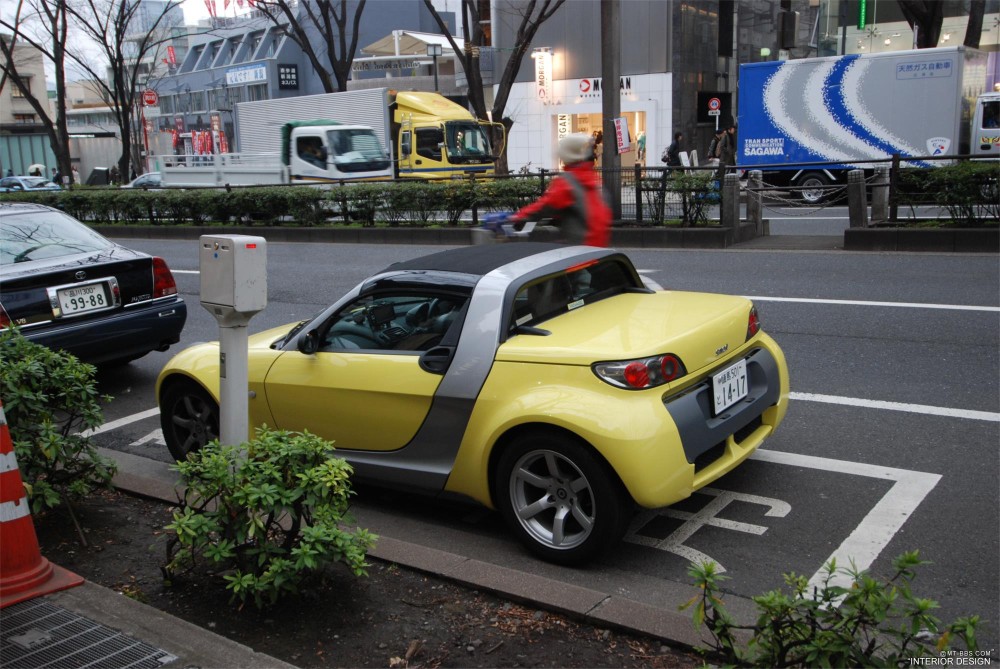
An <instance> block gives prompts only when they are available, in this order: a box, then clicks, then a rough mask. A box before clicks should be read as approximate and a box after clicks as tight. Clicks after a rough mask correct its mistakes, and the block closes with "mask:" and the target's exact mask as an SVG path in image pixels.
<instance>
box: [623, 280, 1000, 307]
mask: <svg viewBox="0 0 1000 669" xmlns="http://www.w3.org/2000/svg"><path fill="white" fill-rule="evenodd" d="M636 271H638V272H639V274H642V275H643V276H644V277H645V275H646V274H653V273H654V272H659V271H660V270H658V269H640V270H636ZM743 297H745V298H747V299H748V300H753V301H755V302H801V303H804V304H835V305H842V306H851V307H894V308H899V309H945V310H948V311H985V312H987V313H1000V307H990V306H985V305H975V304H935V303H932V302H879V301H876V300H827V299H822V298H818V297H764V296H761V295H744V296H743Z"/></svg>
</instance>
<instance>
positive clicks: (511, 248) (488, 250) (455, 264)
mask: <svg viewBox="0 0 1000 669" xmlns="http://www.w3.org/2000/svg"><path fill="white" fill-rule="evenodd" d="M561 246H564V245H563V244H554V243H549V242H516V243H507V244H483V245H480V246H461V247H458V248H454V249H448V250H447V251H441V252H439V253H432V254H431V255H427V256H421V257H419V258H414V259H412V260H404V261H402V262H398V263H394V264H392V265H389V267H387V268H385V270H383V271H385V272H405V271H413V270H424V271H438V272H457V273H461V274H469V275H472V276H479V277H481V276H484V275H486V274H489V273H490V272H492V271H493V270H495V269H497V268H498V267H503V266H504V265H507V264H510V263H512V262H514V261H516V260H520V259H522V258H527V257H529V256H533V255H537V254H539V253H544V252H545V251H550V250H552V249H556V248H560V247H561Z"/></svg>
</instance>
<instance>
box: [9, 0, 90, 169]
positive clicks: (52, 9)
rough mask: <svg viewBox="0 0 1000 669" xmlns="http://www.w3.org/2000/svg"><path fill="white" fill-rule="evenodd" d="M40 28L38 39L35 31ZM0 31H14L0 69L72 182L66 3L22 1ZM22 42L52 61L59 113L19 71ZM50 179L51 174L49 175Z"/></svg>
mask: <svg viewBox="0 0 1000 669" xmlns="http://www.w3.org/2000/svg"><path fill="white" fill-rule="evenodd" d="M33 27H37V30H38V33H37V37H36V35H35V34H34V33H33V31H32V28H33ZM0 28H4V29H5V30H8V31H10V38H9V40H8V39H0V56H2V59H0V70H2V72H3V77H4V80H5V81H10V82H12V83H13V84H14V85H15V86H16V87H17V89H18V90H19V91H20V92H21V95H22V96H23V98H24V100H26V101H27V102H28V103H29V104H30V105H31V108H32V110H34V112H35V113H36V114H38V118H39V120H40V122H41V124H42V126H43V127H44V128H45V133H46V134H47V135H48V136H49V144H50V146H51V147H52V153H53V154H55V157H56V163H57V165H58V169H59V173H60V174H64V175H68V176H70V178H71V179H72V165H71V163H70V155H69V132H68V131H67V129H66V63H65V61H66V41H67V39H68V37H69V22H68V21H67V12H66V2H65V0H31V1H29V2H27V3H26V2H24V0H18V4H17V9H16V11H15V13H14V17H13V19H10V20H6V19H4V18H2V17H0ZM19 42H21V43H24V44H25V45H27V46H29V47H32V48H34V49H35V50H37V51H38V52H40V53H41V54H42V56H43V57H44V58H45V59H46V60H48V61H50V62H51V63H52V66H53V70H54V72H55V85H56V98H55V107H56V109H55V114H54V117H53V114H51V113H50V112H49V101H48V93H47V92H46V93H45V94H44V95H43V97H42V98H41V99H39V98H38V97H37V96H35V95H34V94H33V93H32V92H31V85H30V77H29V76H28V75H26V74H25V73H24V72H21V71H20V70H19V69H18V62H17V59H16V58H15V47H16V46H17V44H18V43H19ZM46 176H47V175H46Z"/></svg>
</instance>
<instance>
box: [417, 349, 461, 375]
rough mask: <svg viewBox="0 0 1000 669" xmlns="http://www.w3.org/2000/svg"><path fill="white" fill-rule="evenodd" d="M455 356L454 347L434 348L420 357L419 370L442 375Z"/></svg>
mask: <svg viewBox="0 0 1000 669" xmlns="http://www.w3.org/2000/svg"><path fill="white" fill-rule="evenodd" d="M453 355H455V347H454V346H435V347H434V348H432V349H431V350H429V351H427V352H426V353H424V354H423V355H421V356H420V363H419V364H420V369H422V370H424V371H425V372H430V373H431V374H444V373H445V372H447V371H448V366H449V365H451V358H452V356H453Z"/></svg>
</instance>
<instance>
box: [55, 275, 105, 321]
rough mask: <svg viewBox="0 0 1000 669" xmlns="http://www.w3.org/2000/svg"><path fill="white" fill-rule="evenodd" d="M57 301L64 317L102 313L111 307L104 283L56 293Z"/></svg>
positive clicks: (75, 287) (64, 289) (76, 287)
mask: <svg viewBox="0 0 1000 669" xmlns="http://www.w3.org/2000/svg"><path fill="white" fill-rule="evenodd" d="M56 300H58V302H59V309H60V311H61V312H62V315H63V316H75V315H77V314H85V313H88V312H90V311H100V310H102V309H107V308H108V307H110V306H111V303H110V302H109V301H108V291H107V288H106V287H105V284H104V283H91V284H87V285H86V286H74V287H72V288H63V289H61V290H57V291H56Z"/></svg>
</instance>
